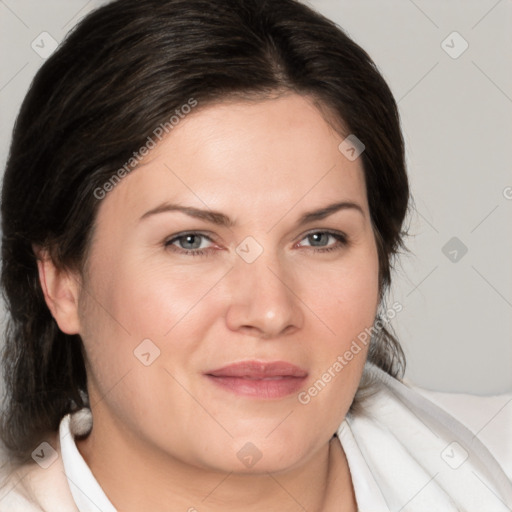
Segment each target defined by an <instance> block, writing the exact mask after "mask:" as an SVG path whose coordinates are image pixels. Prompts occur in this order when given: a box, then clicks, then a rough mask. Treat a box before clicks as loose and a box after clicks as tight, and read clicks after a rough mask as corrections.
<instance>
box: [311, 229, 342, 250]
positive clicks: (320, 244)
mask: <svg viewBox="0 0 512 512" xmlns="http://www.w3.org/2000/svg"><path fill="white" fill-rule="evenodd" d="M329 239H334V240H335V241H336V242H337V243H335V244H329ZM302 240H307V241H308V242H309V246H310V247H312V248H313V249H314V250H316V251H320V252H323V251H330V250H333V249H337V248H340V247H342V246H345V245H346V244H347V237H346V236H345V235H344V234H342V233H333V232H330V231H315V232H313V233H309V234H308V235H306V236H305V237H304V238H303V239H302ZM306 247H307V246H306Z"/></svg>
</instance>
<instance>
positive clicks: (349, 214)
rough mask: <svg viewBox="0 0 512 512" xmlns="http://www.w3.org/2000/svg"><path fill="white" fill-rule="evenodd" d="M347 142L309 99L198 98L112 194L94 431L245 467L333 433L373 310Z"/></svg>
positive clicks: (84, 324)
mask: <svg viewBox="0 0 512 512" xmlns="http://www.w3.org/2000/svg"><path fill="white" fill-rule="evenodd" d="M342 140H343V137H341V136H340V135H339V134H338V133H336V132H335V131H334V130H333V129H332V128H331V127H330V125H329V124H328V123H327V122H326V121H325V120H324V118H323V117H322V115H321V113H320V112H319V111H318V110H317V109H316V108H315V106H314V105H313V103H312V102H311V101H310V100H308V99H307V98H304V97H300V96H298V95H288V96H282V97H280V98H279V99H273V100H262V101H260V102H234V101H233V102H228V103H223V104H216V105H213V106H208V107H204V108H202V109H199V108H198V110H197V111H196V112H193V113H191V114H190V115H188V116H187V117H185V118H184V119H183V120H181V121H180V123H179V125H177V126H175V127H174V129H173V131H172V132H171V134H170V136H169V137H168V138H167V139H164V140H163V141H162V142H160V143H159V145H158V146H157V147H156V148H155V149H154V150H153V151H152V152H151V154H150V155H148V157H147V158H146V161H145V165H143V166H141V167H140V168H138V169H137V170H135V171H133V172H132V173H131V174H130V175H128V176H126V177H125V178H124V179H123V180H122V181H121V183H119V184H118V185H117V186H116V187H115V188H114V189H113V190H112V191H111V192H109V193H108V195H107V197H106V198H105V199H104V200H103V201H102V203H101V206H100V208H99V213H98V217H97V224H96V228H95V234H94V238H93V241H92V244H91V249H90V257H89V260H88V263H87V271H86V274H85V276H84V281H83V288H82V290H81V292H80V300H79V302H78V304H79V306H78V315H79V319H80V327H79V330H80V334H81V336H82V338H83V340H84V345H85V350H86V358H87V366H88V385H89V393H90V396H91V403H92V405H93V415H94V425H95V427H94V428H98V429H103V430H104V431H110V432H111V433H112V435H114V434H113V432H114V431H115V430H116V429H120V430H122V431H123V432H125V433H126V432H127V433H129V435H130V436H131V438H132V439H133V440H134V443H135V444H137V445H138V446H144V447H145V448H147V449H148V450H153V451H154V452H155V453H159V454H162V455H163V456H165V457H170V458H172V459H173V460H179V461H182V462H184V463H187V464H191V465H194V466H199V467H203V468H215V469H219V470H222V471H240V472H244V471H245V472H249V471H253V472H257V471H278V470H283V469H285V468H293V467H295V466H298V465H299V464H301V463H304V462H305V461H307V459H308V458H309V457H311V456H312V455H313V454H314V453H315V452H316V451H317V450H319V449H320V447H321V446H324V445H325V444H326V443H327V442H328V441H329V439H330V438H331V436H332V435H333V433H334V432H335V431H336V429H337V427H338V426H339V424H340V423H341V421H342V420H343V418H344V416H345V414H346V412H347V410H348V408H349V406H350V404H351V402H352V399H353V396H354V393H355V391H356V389H357V386H358V383H359V379H360V377H361V373H362V369H363V365H364V362H365V359H366V348H364V347H363V349H362V350H361V351H359V353H357V354H356V355H353V358H352V359H351V360H350V361H347V359H346V358H343V360H344V361H345V363H343V364H342V363H341V362H340V359H339V356H343V355H344V354H345V352H346V351H347V350H348V349H349V348H350V346H351V343H352V341H353V340H355V339H356V338H357V335H358V334H360V333H361V332H362V331H364V329H365V328H368V327H370V326H371V325H372V324H373V321H374V318H375V313H376V309H377V305H378V257H377V249H376V245H375V239H374V233H373V230H372V225H371V221H370V215H369V209H368V203H367V197H366V189H365V182H364V175H363V169H362V164H361V160H360V159H359V158H358V159H356V160H355V161H350V160H349V159H347V158H345V156H344V155H343V154H342V153H341V152H340V150H339V149H338V145H339V144H340V142H341V141H342ZM331 205H337V206H334V207H332V208H329V207H330V206H331ZM326 208H327V210H326ZM336 362H338V365H336ZM339 365H341V366H342V369H341V370H340V369H339V368H340V366H339ZM326 374H329V375H328V376H327V377H326ZM329 377H330V378H329ZM319 381H321V383H319ZM315 383H316V386H315ZM312 388H313V389H316V392H315V391H314V390H313V391H312V390H311V389H312ZM248 457H249V458H248ZM250 457H252V459H250ZM259 457H261V458H259ZM257 458H259V460H258V461H257V463H255V464H254V463H253V462H250V460H256V459H257Z"/></svg>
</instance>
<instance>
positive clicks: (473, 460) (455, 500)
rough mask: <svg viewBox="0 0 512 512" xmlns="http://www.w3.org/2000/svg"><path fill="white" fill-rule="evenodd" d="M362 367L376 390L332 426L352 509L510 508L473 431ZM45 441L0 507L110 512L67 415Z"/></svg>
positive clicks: (509, 493)
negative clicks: (40, 456)
mask: <svg viewBox="0 0 512 512" xmlns="http://www.w3.org/2000/svg"><path fill="white" fill-rule="evenodd" d="M368 370H369V371H370V372H371V373H372V374H373V376H374V377H375V378H377V379H378V380H379V381H380V383H381V385H380V386H379V387H380V389H379V391H378V393H377V394H376V395H375V396H374V397H372V398H370V399H368V400H367V402H366V403H365V405H364V408H363V411H361V412H359V413H358V414H352V415H348V416H347V418H346V419H345V420H344V421H343V422H342V424H341V425H340V427H339V429H338V431H337V434H338V438H339V440H340V442H341V444H342V446H343V449H344V451H345V454H346V457H347V461H348V464H349V468H350V472H351V477H352V482H353V486H354V491H355V494H356V500H357V504H358V509H359V511H360V512H391V511H393V512H398V511H400V512H452V511H453V512H456V511H459V512H460V511H464V512H506V511H509V512H510V510H511V509H512V482H511V480H510V479H509V477H507V476H506V474H505V473H504V471H503V469H502V468H501V467H500V466H499V464H498V463H497V461H496V459H495V458H494V457H493V455H491V453H490V452H489V450H488V449H487V448H486V447H485V446H484V445H483V444H482V443H481V442H480V440H479V439H478V437H476V436H474V435H473V434H472V433H471V432H470V431H469V430H468V429H467V428H466V427H464V426H463V425H462V424H461V423H460V422H459V421H457V420H456V419H455V418H453V417H452V416H450V415H449V414H448V413H446V412H444V411H443V410H442V409H441V408H440V407H438V406H436V405H435V404H434V403H433V402H431V401H429V400H428V399H426V398H425V397H424V396H422V395H421V394H420V393H418V392H416V391H414V390H412V389H411V388H410V387H408V386H406V385H404V384H402V383H400V382H398V381H397V380H395V379H393V378H391V377H389V375H387V374H386V373H384V372H383V371H382V370H380V369H378V368H376V367H374V366H372V365H369V368H368ZM509 427H510V426H509ZM509 432H512V429H509ZM511 435H512V434H511ZM53 447H54V448H55V449H56V452H57V455H58V457H57V459H56V460H55V461H54V462H53V463H52V464H51V465H50V467H48V468H47V469H43V468H41V467H39V466H38V465H37V464H35V463H34V464H31V465H25V466H24V467H22V468H21V470H19V471H18V472H16V473H15V474H14V475H11V476H10V478H9V479H8V482H7V484H6V485H5V486H4V487H3V489H2V490H0V512H36V511H37V512H41V511H47V512H98V511H101V512H115V511H116V509H115V508H114V506H113V505H112V503H110V501H109V499H108V498H107V496H106V495H105V493H104V492H103V490H102V489H101V487H100V485H99V484H98V482H97V481H96V479H95V478H94V476H93V474H92V473H91V471H90V469H89V467H88V466H87V464H86V462H85V461H84V459H83V458H82V456H81V455H80V452H79V451H78V449H77V447H76V444H75V442H74V438H73V435H72V433H71V431H70V415H67V416H65V417H64V418H63V419H62V421H61V424H60V428H59V435H58V437H56V438H55V443H54V446H53ZM4 472H5V469H4Z"/></svg>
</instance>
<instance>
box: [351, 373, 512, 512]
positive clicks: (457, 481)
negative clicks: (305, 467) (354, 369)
mask: <svg viewBox="0 0 512 512" xmlns="http://www.w3.org/2000/svg"><path fill="white" fill-rule="evenodd" d="M365 372H367V373H368V374H370V377H371V379H372V381H373V384H374V386H373V388H374V389H376V392H375V394H374V395H372V396H370V397H368V398H366V399H364V400H363V402H362V404H361V406H360V408H359V409H358V410H357V411H356V412H354V413H353V414H349V415H347V421H346V424H347V426H348V428H350V431H351V435H352V436H353V438H354V441H355V445H356V446H357V449H358V450H359V451H360V453H361V456H362V459H363V460H364V461H365V464H366V465H367V467H368V468H369V470H370V472H371V473H372V474H373V475H374V477H375V479H376V482H377V485H378V487H379V488H380V489H381V491H382V492H383V494H384V496H385V498H386V501H387V502H388V503H390V504H393V506H396V507H397V508H398V509H401V510H403V512H405V511H407V510H414V511H415V512H416V511H420V510H429V509H432V507H434V509H435V507H438V509H440V508H439V505H440V504H441V505H442V506H443V507H445V508H443V510H461V509H462V510H468V511H470V510H471V511H472V510H479V508H478V507H480V510H487V511H491V510H493V511H494V510H509V508H503V507H504V504H505V503H506V504H507V505H508V507H510V506H512V483H511V482H510V478H509V477H507V475H506V473H505V471H504V469H503V467H505V466H506V464H507V461H506V460H505V464H503V462H502V460H504V458H503V454H502V453H498V452H501V451H502V447H501V446H498V445H497V444H496V445H495V446H493V450H492V451H491V445H492V443H491V444H490V445H489V446H487V443H488V441H489V439H488V436H489V434H488V433H487V434H486V436H484V435H483V433H484V430H485V429H482V425H483V423H485V421H484V420H485V418H484V417H483V416H485V414H487V421H488V420H489V418H490V417H492V414H491V416H489V415H488V414H490V411H491V410H493V409H495V407H496V406H497V402H495V401H494V400H489V401H486V400H485V398H483V397H480V401H482V403H483V402H487V403H486V406H485V411H487V412H485V411H484V408H481V409H480V411H479V414H482V415H483V416H480V417H472V418H468V417H467V416H468V414H469V413H467V408H471V407H473V406H474V405H475V402H474V401H473V400H472V399H471V398H472V397H470V396H468V397H465V398H464V399H462V397H459V400H458V401H457V399H456V398H453V399H450V397H443V396H442V395H443V394H442V393H441V394H437V395H436V396H433V395H432V396H431V397H429V396H427V395H428V392H422V391H420V390H418V389H414V388H412V387H411V386H409V385H406V384H404V383H402V382H400V381H398V380H396V379H394V378H392V377H390V376H389V375H388V374H386V373H385V372H383V371H382V370H380V369H379V368H377V367H375V366H374V365H368V367H367V368H366V369H365ZM505 401H506V399H503V400H502V402H505ZM462 402H465V404H466V405H464V404H462ZM455 403H457V405H456V406H455V405H454V404H455ZM500 403H501V402H500ZM501 405H503V404H501ZM451 408H453V409H454V411H451V410H449V409H451ZM477 416H478V414H477ZM496 418H497V416H496ZM482 422H483V423H482ZM507 422H508V419H507V418H506V417H502V418H500V420H497V419H495V420H492V421H491V423H494V425H493V428H494V429H497V430H498V431H499V432H500V436H501V440H502V442H503V444H506V439H505V438H506V435H507V432H510V430H509V429H508V428H507V425H506V424H507ZM475 425H477V426H476V428H475ZM478 425H479V426H478ZM487 428H490V423H489V425H488V427H487ZM479 430H480V432H479ZM342 434H343V433H342ZM494 443H498V444H499V441H497V440H496V439H495V440H494ZM493 452H495V454H494V453H493ZM495 455H497V456H495ZM498 458H499V459H500V460H499V461H498V460H497V459H498ZM416 493H417V494H416ZM454 504H456V506H457V508H454ZM404 507H405V508H404ZM408 507H410V508H408Z"/></svg>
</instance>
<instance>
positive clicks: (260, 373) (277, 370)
mask: <svg viewBox="0 0 512 512" xmlns="http://www.w3.org/2000/svg"><path fill="white" fill-rule="evenodd" d="M307 374H308V373H307V372H306V370H303V369H302V368H299V367H298V366H296V365H294V364H291V363H287V362H286V361H272V362H265V361H241V362H239V363H233V364H229V365H226V366H223V367H222V368H218V369H216V370H211V371H208V372H206V375H211V376H213V377H239V378H244V377H245V378H249V379H264V378H266V377H298V378H300V377H306V376H307Z"/></svg>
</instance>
